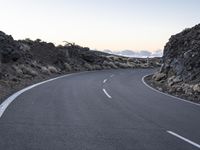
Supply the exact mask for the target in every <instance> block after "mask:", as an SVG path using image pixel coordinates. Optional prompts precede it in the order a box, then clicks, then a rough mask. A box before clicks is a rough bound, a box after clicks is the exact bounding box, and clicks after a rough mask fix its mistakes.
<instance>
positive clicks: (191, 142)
mask: <svg viewBox="0 0 200 150" xmlns="http://www.w3.org/2000/svg"><path fill="white" fill-rule="evenodd" d="M167 133H169V134H171V135H173V136H175V137H177V138H179V139H181V140H183V141H185V142H187V143H190V144H192V145H193V146H195V147H197V148H200V145H199V144H197V143H195V142H193V141H191V140H189V139H187V138H184V137H183V136H180V135H178V134H176V133H174V132H172V131H167Z"/></svg>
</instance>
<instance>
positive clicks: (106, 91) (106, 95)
mask: <svg viewBox="0 0 200 150" xmlns="http://www.w3.org/2000/svg"><path fill="white" fill-rule="evenodd" d="M103 92H104V93H105V94H106V96H107V97H108V98H112V97H111V96H110V95H109V94H108V93H107V91H106V90H105V89H103Z"/></svg>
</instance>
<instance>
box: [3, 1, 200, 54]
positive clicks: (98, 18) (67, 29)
mask: <svg viewBox="0 0 200 150" xmlns="http://www.w3.org/2000/svg"><path fill="white" fill-rule="evenodd" d="M198 23H200V0H0V30H1V31H3V32H5V33H7V34H11V35H12V36H13V37H14V38H15V39H24V38H31V39H33V40H34V39H37V38H40V39H42V40H44V41H48V42H53V43H55V44H62V41H69V42H75V43H76V44H79V45H81V46H88V47H90V48H91V49H98V50H104V49H110V50H124V49H129V50H150V51H155V50H158V49H163V47H164V45H165V43H166V42H167V41H168V39H169V37H170V36H171V35H172V34H176V33H178V32H180V31H181V30H183V29H184V28H187V27H192V26H194V25H195V24H198Z"/></svg>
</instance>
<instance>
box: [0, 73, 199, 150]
mask: <svg viewBox="0 0 200 150" xmlns="http://www.w3.org/2000/svg"><path fill="white" fill-rule="evenodd" d="M153 71H154V70H151V69H124V70H122V69H121V70H105V71H93V72H84V73H76V74H72V75H69V76H65V77H62V78H58V79H56V80H52V81H51V82H45V83H43V84H40V85H38V86H33V87H31V88H29V89H28V90H24V91H23V92H21V93H19V94H20V95H19V96H16V95H15V97H16V98H13V100H14V101H13V102H12V103H11V104H10V105H9V106H8V108H7V109H5V108H4V110H5V111H4V110H3V111H2V116H1V118H0V150H198V149H200V145H199V144H200V106H199V105H195V104H192V103H187V102H185V101H182V100H179V99H176V98H173V97H170V96H167V95H164V94H162V93H159V92H156V91H154V90H152V89H150V88H149V87H147V86H146V85H145V84H144V83H143V82H142V77H143V76H144V75H147V74H150V73H152V72H153ZM10 102H11V101H10ZM4 104H5V103H4ZM8 104H9V103H8ZM8 104H7V105H8ZM1 107H2V108H0V109H3V105H1Z"/></svg>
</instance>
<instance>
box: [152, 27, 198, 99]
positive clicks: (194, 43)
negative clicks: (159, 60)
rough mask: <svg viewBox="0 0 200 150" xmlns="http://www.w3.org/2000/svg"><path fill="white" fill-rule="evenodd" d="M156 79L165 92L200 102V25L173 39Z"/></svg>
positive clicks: (166, 48)
mask: <svg viewBox="0 0 200 150" xmlns="http://www.w3.org/2000/svg"><path fill="white" fill-rule="evenodd" d="M152 78H153V81H154V84H155V85H157V86H158V87H160V89H161V88H162V89H161V90H166V91H168V92H169V93H171V94H173V95H177V96H180V97H183V98H186V99H189V100H192V101H196V102H200V24H198V25H196V26H194V27H192V28H188V29H185V30H184V31H182V32H181V33H178V34H176V35H173V36H171V38H170V39H169V42H168V43H167V44H166V46H165V48H164V55H163V65H162V67H161V68H160V71H159V72H157V73H155V74H154V76H153V77H152Z"/></svg>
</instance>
